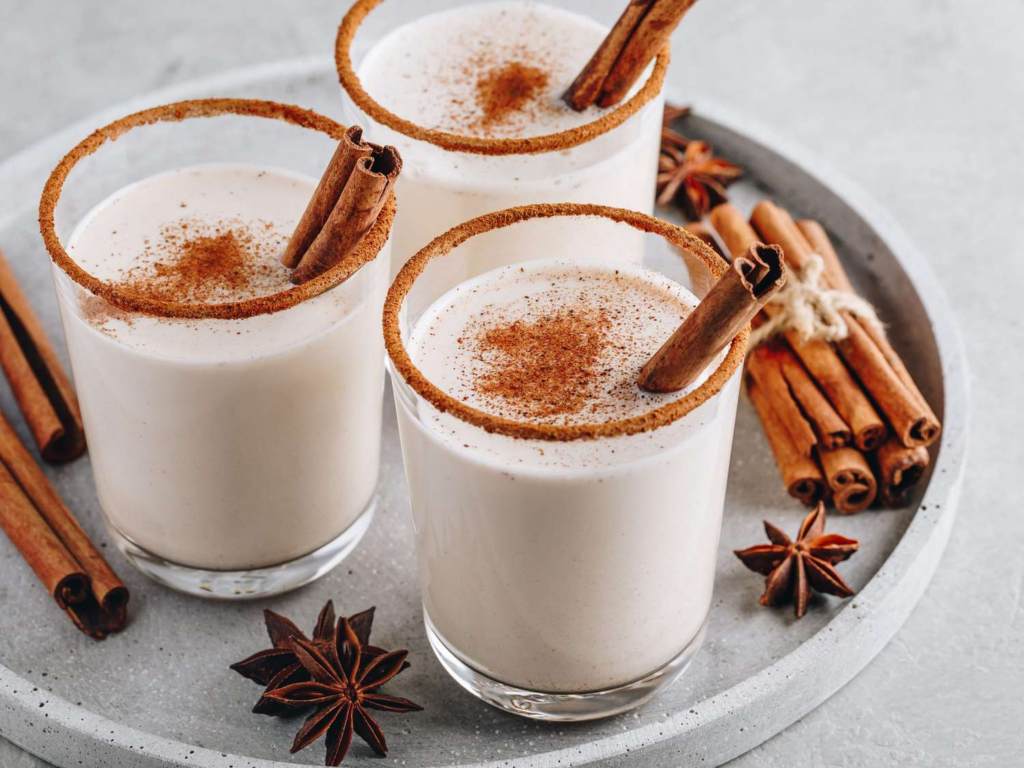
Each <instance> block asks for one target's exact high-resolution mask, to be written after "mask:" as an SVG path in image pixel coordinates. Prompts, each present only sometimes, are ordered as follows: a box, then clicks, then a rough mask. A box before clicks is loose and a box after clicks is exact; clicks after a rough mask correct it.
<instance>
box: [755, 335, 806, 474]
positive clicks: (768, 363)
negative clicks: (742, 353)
mask: <svg viewBox="0 0 1024 768" xmlns="http://www.w3.org/2000/svg"><path fill="white" fill-rule="evenodd" d="M779 354H780V351H779V347H778V345H776V344H771V345H769V344H762V345H761V346H760V347H758V348H757V349H755V350H754V351H753V352H752V353H751V354H750V357H749V358H748V359H747V375H748V376H749V378H750V379H751V380H753V381H754V382H755V384H756V385H757V388H758V389H759V390H760V391H762V392H763V393H764V395H765V398H766V399H767V400H768V402H770V403H771V405H772V410H773V411H774V413H775V415H776V416H778V417H779V419H780V421H781V422H782V426H783V428H784V429H785V430H786V431H787V432H788V433H789V438H790V442H791V443H792V445H793V447H794V448H795V449H796V450H797V451H798V452H799V453H800V455H801V456H803V457H805V458H808V459H809V458H811V457H812V456H814V449H815V447H816V446H817V444H818V440H817V437H816V436H815V434H814V429H813V428H812V427H811V425H810V423H809V422H808V420H807V419H806V418H804V414H803V412H801V410H800V406H799V405H798V404H797V401H796V399H795V398H794V397H793V392H792V390H791V389H790V387H789V382H788V381H787V380H786V377H785V376H784V375H783V373H782V366H781V364H780V358H779Z"/></svg>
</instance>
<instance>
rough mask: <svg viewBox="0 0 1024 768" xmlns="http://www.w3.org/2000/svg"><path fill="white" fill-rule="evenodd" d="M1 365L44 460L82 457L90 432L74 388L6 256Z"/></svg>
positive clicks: (0, 284)
mask: <svg viewBox="0 0 1024 768" xmlns="http://www.w3.org/2000/svg"><path fill="white" fill-rule="evenodd" d="M0 366H2V367H3V370H4V374H5V375H6V376H7V380H8V382H10V385H11V390H12V392H13V393H14V397H15V399H16V400H17V401H18V406H19V407H20V408H21V412H22V413H23V414H24V416H25V421H27V422H28V426H29V429H30V430H31V431H32V437H33V438H35V441H36V445H38V446H39V452H40V453H41V454H42V456H43V460H44V461H47V462H50V463H51V464H63V463H66V462H69V461H72V460H74V459H77V458H78V457H79V456H81V455H82V454H83V453H84V452H85V429H84V427H83V426H82V414H81V413H80V412H79V410H78V398H77V397H76V396H75V390H74V388H73V387H72V386H71V381H70V379H68V376H67V374H66V373H64V367H63V366H62V365H61V364H60V359H59V358H58V357H57V353H56V352H55V351H54V349H53V347H52V346H51V345H50V340H49V339H48V338H47V337H46V333H45V332H44V331H43V327H42V325H41V324H40V322H39V319H38V318H37V317H36V314H35V312H33V311H32V306H31V305H30V304H29V302H28V298H27V297H26V296H25V294H24V292H23V291H22V290H21V287H20V286H19V285H18V281H17V280H16V279H15V277H14V273H13V272H12V271H11V268H10V266H9V265H8V264H7V261H6V259H4V257H3V254H2V253H0Z"/></svg>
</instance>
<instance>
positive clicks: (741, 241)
mask: <svg viewBox="0 0 1024 768" xmlns="http://www.w3.org/2000/svg"><path fill="white" fill-rule="evenodd" d="M710 218H711V223H712V225H713V226H714V227H715V231H717V232H718V235H719V237H721V238H722V240H723V242H725V245H726V247H727V248H728V249H729V250H730V251H731V252H732V253H742V251H741V250H739V249H741V248H742V249H746V248H748V247H749V245H750V243H751V242H755V241H756V240H757V232H755V231H754V228H753V227H751V226H750V224H749V223H748V222H747V219H746V218H745V217H744V216H743V214H742V213H740V211H739V209H738V208H736V206H734V205H731V204H729V203H725V204H723V205H718V206H716V207H715V208H713V209H712V211H711V214H710ZM802 246H803V243H801V242H800V241H795V246H794V247H796V248H797V249H798V258H800V257H802V258H804V259H805V263H806V258H808V257H809V254H807V253H805V252H803V251H801V248H802ZM783 248H785V246H783ZM786 258H787V261H788V260H789V254H788V253H787V255H786ZM765 310H766V312H767V313H768V314H771V313H772V312H773V311H774V310H773V308H772V307H771V306H770V305H769V306H767V307H766V308H765ZM786 341H787V342H788V343H789V346H790V348H791V349H792V350H793V351H794V352H795V353H796V355H797V357H799V358H800V361H801V362H802V363H803V364H804V367H806V369H807V370H808V372H809V373H810V375H811V377H812V378H813V379H814V380H815V381H816V382H817V384H818V386H820V387H821V389H822V391H823V392H824V393H825V396H826V397H827V398H828V400H829V402H830V403H831V404H832V406H833V408H835V410H836V412H837V413H838V414H839V417H840V418H841V419H842V420H843V421H844V422H845V423H846V424H848V425H849V427H850V430H851V432H852V433H853V442H854V444H855V445H856V446H857V447H858V448H860V449H861V450H874V449H875V448H877V447H878V446H879V445H881V444H882V442H883V441H884V440H885V437H886V433H887V432H888V429H887V428H886V426H885V423H884V422H883V421H882V418H881V417H880V416H879V415H878V412H877V411H876V410H875V407H874V406H873V405H872V404H871V401H870V400H869V399H868V398H867V396H866V395H865V394H864V391H863V390H862V389H861V386H860V384H858V383H857V381H856V379H854V378H853V376H852V375H851V374H850V372H849V370H848V369H847V368H846V365H844V364H843V361H842V360H841V359H840V358H839V355H838V354H837V353H836V351H835V349H834V348H833V347H832V345H831V344H828V343H827V342H824V341H819V340H811V341H803V340H802V339H801V338H800V337H799V335H798V334H795V333H788V334H786Z"/></svg>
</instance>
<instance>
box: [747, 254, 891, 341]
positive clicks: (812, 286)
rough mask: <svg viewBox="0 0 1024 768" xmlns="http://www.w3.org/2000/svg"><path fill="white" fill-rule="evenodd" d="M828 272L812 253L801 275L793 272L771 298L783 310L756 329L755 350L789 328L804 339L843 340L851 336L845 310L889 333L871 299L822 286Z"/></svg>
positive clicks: (771, 302) (753, 336)
mask: <svg viewBox="0 0 1024 768" xmlns="http://www.w3.org/2000/svg"><path fill="white" fill-rule="evenodd" d="M824 274H825V261H824V259H822V258H821V256H820V255H819V254H817V253H815V254H812V256H811V258H810V259H809V260H808V262H807V264H806V265H805V266H804V268H803V269H802V270H801V271H800V274H799V275H796V274H795V273H794V272H790V274H789V280H788V281H787V282H786V285H785V286H784V287H783V288H782V290H781V291H779V292H778V293H777V294H776V295H775V296H774V297H772V299H771V301H769V304H772V305H774V306H777V307H780V308H781V311H779V312H776V313H774V314H773V315H772V317H770V318H769V319H768V320H767V321H766V322H765V323H762V324H761V326H760V327H758V328H756V329H754V331H753V332H752V333H751V334H750V344H749V347H748V348H749V349H755V348H756V347H758V346H760V345H761V344H764V343H765V342H766V341H769V340H770V339H772V338H774V337H775V336H778V335H779V334H783V333H788V332H789V331H795V332H796V333H797V335H799V336H800V339H801V340H802V341H811V340H812V339H820V340H822V341H841V340H842V339H845V338H846V337H847V336H849V335H850V329H849V328H848V327H847V325H846V321H845V320H843V316H842V313H843V312H848V313H850V314H851V315H853V316H854V317H856V318H859V319H860V320H863V321H864V322H865V323H867V324H868V325H870V326H871V327H872V328H873V329H875V330H876V331H878V333H880V334H884V333H885V329H884V327H883V326H882V322H881V321H880V320H879V319H878V314H877V313H876V312H875V308H874V307H873V306H871V304H870V303H869V302H867V301H865V300H864V299H862V298H861V297H860V296H858V295H857V294H855V293H849V292H847V291H837V290H834V289H831V288H826V287H825V286H824V285H822V277H823V276H824Z"/></svg>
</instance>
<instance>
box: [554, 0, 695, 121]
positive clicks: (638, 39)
mask: <svg viewBox="0 0 1024 768" xmlns="http://www.w3.org/2000/svg"><path fill="white" fill-rule="evenodd" d="M695 2H697V0H631V2H630V3H629V5H628V6H627V7H626V10H625V12H624V13H623V14H622V16H620V17H619V20H618V21H617V22H616V23H615V26H614V27H612V29H611V31H610V32H609V33H608V36H607V37H605V39H604V40H603V41H602V42H601V45H600V46H599V47H598V49H597V51H596V52H595V53H594V55H593V57H591V59H590V61H588V62H587V65H586V66H585V67H584V68H583V71H582V72H581V73H580V74H579V76H578V77H577V78H576V79H575V80H574V81H573V84H572V85H571V86H570V87H569V90H568V91H566V93H565V95H564V96H563V98H564V99H565V102H566V104H568V105H569V106H570V107H572V108H573V109H575V110H576V111H577V112H581V111H583V110H584V109H586V108H587V107H589V106H591V105H592V104H595V103H596V104H598V105H599V106H601V107H611V106H614V105H616V104H618V103H619V102H620V101H622V100H623V99H624V98H625V97H626V94H627V93H629V89H630V88H632V87H633V84H634V83H636V81H637V80H638V79H639V77H640V75H641V74H642V73H643V71H644V69H645V68H646V67H647V65H648V64H650V62H651V61H652V60H653V59H654V57H655V56H657V55H658V52H659V51H660V50H661V49H662V48H663V47H664V46H665V44H666V43H667V42H668V39H669V37H670V36H671V35H672V32H673V31H674V30H675V28H676V26H678V24H679V22H680V21H682V18H683V16H684V15H686V12H687V11H688V10H690V7H691V6H692V5H693V4H694V3H695Z"/></svg>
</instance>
